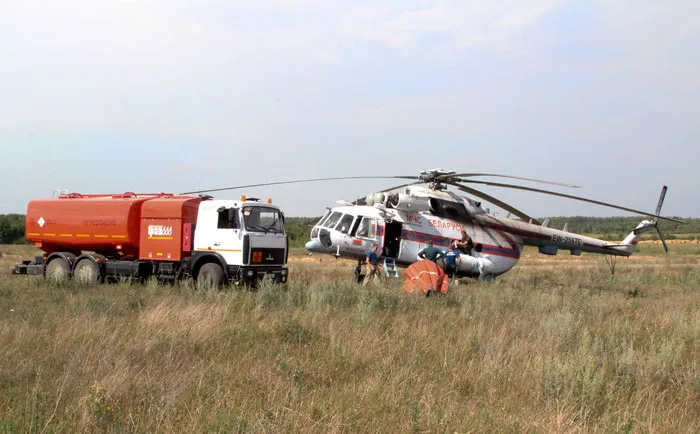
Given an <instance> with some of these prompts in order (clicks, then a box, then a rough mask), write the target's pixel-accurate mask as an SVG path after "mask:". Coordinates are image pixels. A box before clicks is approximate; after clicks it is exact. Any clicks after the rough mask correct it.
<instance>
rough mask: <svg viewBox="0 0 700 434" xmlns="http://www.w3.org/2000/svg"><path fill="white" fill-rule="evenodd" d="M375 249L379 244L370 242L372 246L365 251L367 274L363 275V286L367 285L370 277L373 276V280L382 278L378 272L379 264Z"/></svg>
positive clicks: (377, 248)
mask: <svg viewBox="0 0 700 434" xmlns="http://www.w3.org/2000/svg"><path fill="white" fill-rule="evenodd" d="M377 250H379V246H378V245H377V244H372V248H371V249H370V251H369V252H368V253H367V257H366V258H365V263H366V264H367V275H366V276H365V280H364V281H363V282H362V285H363V286H364V285H367V284H368V283H369V281H370V280H371V279H372V277H374V281H375V282H376V281H378V280H381V278H382V276H381V274H380V273H379V267H381V265H380V264H379V256H378V255H377Z"/></svg>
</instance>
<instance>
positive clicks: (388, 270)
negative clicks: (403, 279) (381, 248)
mask: <svg viewBox="0 0 700 434" xmlns="http://www.w3.org/2000/svg"><path fill="white" fill-rule="evenodd" d="M384 275H385V276H386V277H387V279H388V278H393V279H398V278H399V270H397V269H396V259H394V258H386V257H385V258H384Z"/></svg>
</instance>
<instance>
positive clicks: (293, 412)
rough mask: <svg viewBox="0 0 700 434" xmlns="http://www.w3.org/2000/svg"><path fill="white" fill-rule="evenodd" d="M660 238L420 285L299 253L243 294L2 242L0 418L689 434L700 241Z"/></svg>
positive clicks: (58, 424) (698, 368)
mask: <svg viewBox="0 0 700 434" xmlns="http://www.w3.org/2000/svg"><path fill="white" fill-rule="evenodd" d="M672 249H673V251H672V254H671V255H670V256H668V257H667V256H665V255H662V254H661V252H662V250H661V247H660V246H658V245H654V244H649V245H643V246H641V251H640V255H639V256H635V257H632V258H628V259H619V260H618V265H617V271H616V274H615V275H614V276H612V275H611V274H610V272H609V271H608V269H607V266H606V265H605V263H604V261H603V260H602V258H600V257H598V256H594V255H584V256H582V257H571V256H568V255H561V256H555V257H549V256H542V255H538V254H536V253H535V252H533V251H527V252H526V254H525V257H524V258H523V259H522V260H521V262H520V263H519V265H518V266H516V268H515V269H514V270H512V271H511V272H510V273H508V274H506V275H504V276H502V277H501V278H499V279H497V280H496V281H495V282H494V283H491V284H475V283H469V284H461V285H459V286H453V287H451V288H450V293H449V294H448V295H447V296H444V297H430V298H424V297H418V296H410V295H407V294H405V293H403V291H402V290H401V289H400V285H401V282H396V281H392V282H387V283H384V284H383V285H380V286H373V287H368V288H362V287H360V286H357V285H355V284H353V283H352V282H351V281H350V278H351V275H352V269H353V267H354V264H353V263H351V262H348V261H343V260H335V259H333V258H331V257H320V256H316V255H314V256H306V255H304V254H303V253H302V252H295V254H294V255H292V257H291V258H290V270H291V271H290V272H291V282H290V283H289V284H288V285H287V286H285V287H269V286H264V287H262V288H261V289H259V290H258V291H256V292H250V291H245V290H241V289H227V290H225V291H220V292H213V291H196V290H194V289H193V288H192V287H191V285H177V286H167V285H157V284H155V283H153V282H150V283H147V284H144V285H141V284H135V283H134V284H131V283H128V282H125V283H120V284H109V285H102V286H98V287H80V286H76V285H73V284H66V285H59V286H56V285H51V284H48V283H46V282H44V281H43V280H41V279H39V278H33V277H27V276H10V275H9V268H10V266H11V265H12V264H13V263H15V262H17V261H18V260H19V259H20V258H22V257H31V256H32V255H33V252H32V251H31V248H29V247H26V246H24V247H19V246H0V252H2V253H3V257H2V258H0V267H1V269H2V270H5V271H3V272H2V273H0V433H15V432H17V433H24V432H45V433H48V432H348V433H357V432H371V433H375V432H381V433H395V432H445V433H453V432H579V431H584V432H606V433H609V432H612V433H628V432H700V357H699V356H700V340H699V337H700V245H698V244H679V245H674V246H672Z"/></svg>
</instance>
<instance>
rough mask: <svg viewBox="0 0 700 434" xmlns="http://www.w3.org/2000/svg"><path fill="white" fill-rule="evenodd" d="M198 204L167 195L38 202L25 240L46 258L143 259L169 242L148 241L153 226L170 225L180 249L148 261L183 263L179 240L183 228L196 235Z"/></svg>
mask: <svg viewBox="0 0 700 434" xmlns="http://www.w3.org/2000/svg"><path fill="white" fill-rule="evenodd" d="M151 202H152V203H153V205H150V203H151ZM199 202H200V199H199V198H196V197H191V196H173V195H172V194H165V193H161V194H134V193H124V194H104V195H82V194H78V193H71V194H69V195H65V196H59V197H58V198H54V199H38V200H33V201H31V202H29V205H28V206H27V218H26V225H27V229H26V236H27V240H29V241H30V242H32V243H34V245H35V246H36V247H38V248H40V249H41V250H43V251H44V252H46V253H47V254H50V253H53V252H59V251H67V252H74V253H79V252H81V251H94V252H98V253H101V254H103V255H106V256H119V257H123V258H129V257H131V258H144V257H143V255H142V254H141V252H142V251H144V250H143V249H144V248H146V249H148V248H151V247H152V246H153V247H154V248H155V247H160V246H159V243H160V242H162V241H167V240H156V239H154V238H153V237H150V238H149V237H148V233H147V232H148V226H149V225H156V224H164V223H167V224H168V225H170V226H171V227H172V235H171V238H172V239H171V240H169V241H171V243H170V244H173V243H175V241H177V243H178V246H179V247H180V249H173V248H172V246H171V245H169V246H168V249H167V250H163V249H161V250H163V252H161V253H164V255H163V256H162V257H159V256H155V257H153V258H148V259H151V260H171V261H173V260H179V259H181V257H182V256H183V255H182V247H183V244H182V240H181V239H180V237H181V235H182V233H183V224H184V223H188V230H190V231H191V226H193V225H194V223H195V221H196V218H197V205H198V204H199ZM149 222H150V223H149ZM143 230H145V231H146V234H145V235H146V236H145V238H144V233H143ZM152 231H153V229H152ZM156 241H158V242H156ZM154 243H155V244H154ZM166 244H167V243H166ZM184 247H187V246H184ZM156 250H157V249H156ZM156 253H158V252H156ZM167 253H170V257H168V256H167ZM144 259H145V258H144Z"/></svg>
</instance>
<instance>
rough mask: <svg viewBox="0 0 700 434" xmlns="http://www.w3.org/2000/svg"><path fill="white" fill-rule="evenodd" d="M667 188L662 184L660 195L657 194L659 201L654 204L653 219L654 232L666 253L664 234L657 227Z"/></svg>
mask: <svg viewBox="0 0 700 434" xmlns="http://www.w3.org/2000/svg"><path fill="white" fill-rule="evenodd" d="M667 190H668V186H666V185H664V186H663V188H662V189H661V195H660V196H659V203H658V204H657V205H656V218H655V219H654V227H655V228H656V232H657V233H658V234H659V239H660V240H661V244H663V246H664V250H665V251H666V254H667V255H668V246H667V245H666V239H665V238H664V234H663V233H662V232H661V229H659V216H660V215H661V207H662V206H663V204H664V199H665V198H666V191H667Z"/></svg>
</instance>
